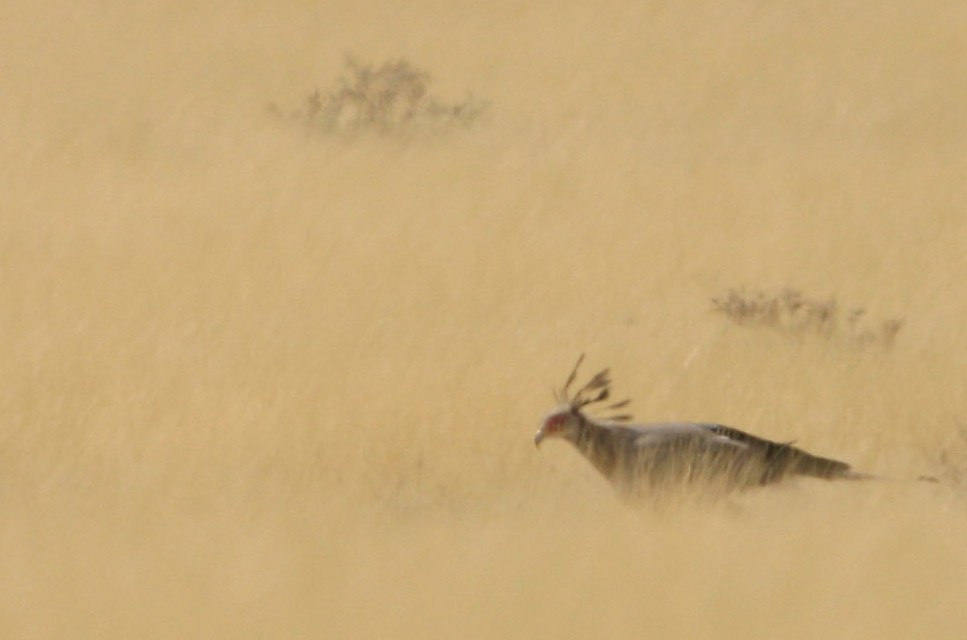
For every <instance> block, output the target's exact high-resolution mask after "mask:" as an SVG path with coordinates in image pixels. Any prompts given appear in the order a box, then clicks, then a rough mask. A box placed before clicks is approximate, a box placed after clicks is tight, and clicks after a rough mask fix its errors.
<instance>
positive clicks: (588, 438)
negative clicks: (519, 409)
mask: <svg viewBox="0 0 967 640" xmlns="http://www.w3.org/2000/svg"><path fill="white" fill-rule="evenodd" d="M583 358H584V356H583V355H582V356H581V359H579V360H578V363H577V365H576V366H575V368H574V371H572V373H571V375H570V376H569V377H568V380H567V382H566V383H565V385H564V387H563V388H562V389H561V390H560V391H559V392H558V393H557V394H556V395H557V400H558V402H559V403H560V405H559V406H558V407H557V408H556V409H554V410H553V411H552V412H551V413H549V414H548V415H547V416H546V417H545V418H544V420H543V421H542V423H541V426H540V429H538V431H537V435H536V436H535V438H534V442H535V444H536V445H538V446H539V445H540V444H541V442H542V441H543V440H544V439H545V438H550V437H558V438H562V439H564V440H567V441H568V442H570V443H571V444H573V445H574V446H575V447H576V448H577V449H578V451H580V452H581V454H582V455H584V457H585V458H587V459H588V461H589V462H590V463H591V464H592V465H594V467H595V468H596V469H597V470H598V471H599V472H600V473H601V474H602V475H603V476H604V477H605V478H607V479H608V480H609V481H610V482H611V484H612V485H614V487H615V489H616V490H617V491H618V492H619V493H620V494H622V495H625V496H635V495H641V494H643V493H648V492H654V491H655V490H656V489H661V488H664V487H668V486H676V485H677V486H681V485H688V484H694V483H700V482H701V483H705V484H715V485H717V486H720V487H723V488H726V489H743V488H748V487H754V486H761V485H767V484H772V483H775V482H779V481H781V480H783V479H784V478H787V477H789V476H795V475H801V476H811V477H814V478H822V479H826V480H839V479H865V478H869V477H870V476H868V475H866V474H861V473H856V472H855V471H853V470H852V469H851V467H850V465H848V464H847V463H845V462H840V461H839V460H833V459H831V458H824V457H821V456H816V455H813V454H811V453H808V452H806V451H803V450H802V449H799V448H797V447H794V446H793V445H792V443H784V442H774V441H772V440H767V439H765V438H760V437H758V436H754V435H752V434H749V433H746V432H745V431H741V430H739V429H735V428H733V427H728V426H725V425H721V424H714V423H696V422H670V423H658V424H642V425H635V424H624V423H625V422H626V421H627V420H629V419H630V416H627V415H619V416H611V417H609V418H603V419H595V418H592V417H590V416H588V415H587V414H586V412H585V408H586V407H587V406H588V405H591V404H596V403H599V402H603V401H604V400H606V399H607V398H608V396H609V395H610V385H611V380H610V377H609V372H608V370H607V369H605V370H604V371H602V372H600V373H598V374H597V375H595V376H594V377H593V378H592V379H591V381H590V382H589V383H588V384H586V385H584V387H582V388H581V389H580V390H578V391H577V392H576V393H575V394H574V395H573V396H571V395H569V393H568V389H569V387H570V385H571V383H572V382H573V381H574V379H575V377H576V376H577V369H578V367H579V366H580V364H581V362H582V360H583ZM625 405H627V401H623V402H617V403H614V404H611V405H608V407H607V408H608V409H612V410H613V409H618V408H621V407H624V406H625Z"/></svg>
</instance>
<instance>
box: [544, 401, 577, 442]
mask: <svg viewBox="0 0 967 640" xmlns="http://www.w3.org/2000/svg"><path fill="white" fill-rule="evenodd" d="M582 421H583V416H582V415H581V411H580V409H575V408H574V407H571V406H568V405H562V406H560V407H558V408H557V409H555V410H554V411H551V412H550V413H549V414H547V415H546V416H544V419H543V420H542V421H541V426H540V428H539V429H538V430H537V435H535V436H534V444H535V445H536V446H538V447H539V446H541V442H543V441H544V438H564V439H565V440H570V441H571V442H574V441H575V440H577V436H578V433H579V432H580V430H581V423H582Z"/></svg>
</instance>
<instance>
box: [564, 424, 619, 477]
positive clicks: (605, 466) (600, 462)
mask: <svg viewBox="0 0 967 640" xmlns="http://www.w3.org/2000/svg"><path fill="white" fill-rule="evenodd" d="M607 434H608V427H606V426H604V425H602V424H599V423H597V422H595V421H594V420H591V419H590V418H587V417H585V416H581V423H580V427H579V428H578V430H577V434H576V435H575V437H574V440H573V443H574V446H575V447H577V449H578V451H580V452H581V453H582V454H583V455H584V456H585V457H586V458H587V459H588V460H589V461H590V462H591V464H593V465H594V466H595V467H596V468H597V469H598V471H600V472H601V473H602V474H604V475H605V476H606V477H610V476H611V474H612V473H613V471H614V466H615V463H616V452H615V450H614V446H613V442H612V440H611V439H610V438H608V435H607Z"/></svg>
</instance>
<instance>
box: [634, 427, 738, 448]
mask: <svg viewBox="0 0 967 640" xmlns="http://www.w3.org/2000/svg"><path fill="white" fill-rule="evenodd" d="M708 426H709V425H703V424H698V423H693V422H672V423H663V424H649V425H641V426H637V427H629V429H630V430H631V431H632V432H633V433H634V443H635V446H636V447H639V448H649V447H664V446H676V445H689V446H695V447H702V448H710V449H730V450H736V451H739V450H744V449H748V448H749V443H747V442H744V441H742V440H741V439H739V438H732V437H729V435H728V434H725V433H717V432H716V431H714V430H712V429H709V428H707V427H708Z"/></svg>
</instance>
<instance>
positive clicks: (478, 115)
mask: <svg viewBox="0 0 967 640" xmlns="http://www.w3.org/2000/svg"><path fill="white" fill-rule="evenodd" d="M487 109H488V103H486V102H484V101H481V100H478V99H477V98H475V97H474V96H473V95H472V94H470V95H468V96H467V97H466V98H465V99H464V100H463V101H462V102H456V103H446V102H443V101H441V100H440V99H438V98H436V97H434V96H433V95H432V94H431V93H430V75H429V74H428V73H426V72H425V71H422V70H420V69H418V68H416V67H414V66H412V65H411V64H410V63H409V62H407V61H405V60H395V61H389V62H384V63H383V64H381V65H379V66H374V65H371V64H367V63H363V62H360V61H358V60H356V59H355V58H353V57H347V59H346V72H345V74H344V75H343V76H342V77H340V78H339V79H338V80H337V81H336V83H335V84H334V85H333V87H332V88H331V89H329V90H328V91H320V90H318V89H317V90H315V91H313V92H312V93H310V94H309V95H308V97H307V98H306V99H305V101H304V103H303V104H302V106H301V107H299V108H297V109H295V110H292V111H289V112H285V111H283V110H282V109H281V108H279V107H278V106H276V105H275V104H271V105H269V112H270V114H272V115H274V116H276V117H279V118H284V119H289V120H294V121H297V122H300V123H303V124H305V125H306V126H308V127H310V128H311V129H313V130H318V131H320V132H322V133H349V134H352V133H358V132H364V131H372V132H377V133H380V134H399V133H410V132H416V131H440V130H446V129H452V128H461V127H462V128H468V127H472V126H473V125H475V124H477V123H478V122H480V120H481V119H482V118H483V116H484V115H485V113H486V111H487Z"/></svg>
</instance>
